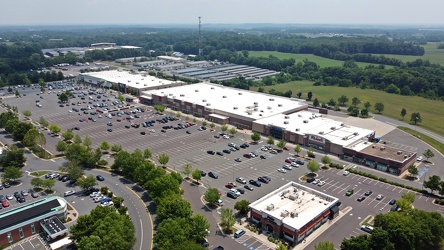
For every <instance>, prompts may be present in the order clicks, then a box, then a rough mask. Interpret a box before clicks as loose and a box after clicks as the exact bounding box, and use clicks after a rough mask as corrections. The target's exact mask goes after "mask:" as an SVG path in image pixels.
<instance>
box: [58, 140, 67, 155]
mask: <svg viewBox="0 0 444 250" xmlns="http://www.w3.org/2000/svg"><path fill="white" fill-rule="evenodd" d="M66 147H67V144H66V142H64V141H58V142H57V144H56V150H57V152H65V150H66Z"/></svg>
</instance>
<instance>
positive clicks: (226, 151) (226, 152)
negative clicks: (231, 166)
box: [222, 149, 231, 154]
mask: <svg viewBox="0 0 444 250" xmlns="http://www.w3.org/2000/svg"><path fill="white" fill-rule="evenodd" d="M222 152H224V153H225V154H229V153H231V151H230V150H229V149H224V150H222Z"/></svg>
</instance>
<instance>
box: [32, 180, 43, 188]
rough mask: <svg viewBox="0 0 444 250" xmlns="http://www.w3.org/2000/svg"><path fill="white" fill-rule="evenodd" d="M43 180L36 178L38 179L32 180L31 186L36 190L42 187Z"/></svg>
mask: <svg viewBox="0 0 444 250" xmlns="http://www.w3.org/2000/svg"><path fill="white" fill-rule="evenodd" d="M42 181H43V180H42V179H40V178H38V177H36V178H32V179H31V185H32V186H33V187H34V188H39V187H42Z"/></svg>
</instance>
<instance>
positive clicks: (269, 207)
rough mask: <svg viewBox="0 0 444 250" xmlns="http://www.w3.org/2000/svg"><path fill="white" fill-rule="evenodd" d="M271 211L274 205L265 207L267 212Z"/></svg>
mask: <svg viewBox="0 0 444 250" xmlns="http://www.w3.org/2000/svg"><path fill="white" fill-rule="evenodd" d="M273 209H274V204H273V203H271V204H270V205H267V210H268V211H271V210H273Z"/></svg>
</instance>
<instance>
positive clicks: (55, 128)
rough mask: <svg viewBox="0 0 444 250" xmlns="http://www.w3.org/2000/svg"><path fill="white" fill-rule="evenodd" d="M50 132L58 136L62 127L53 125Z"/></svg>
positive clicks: (50, 126)
mask: <svg viewBox="0 0 444 250" xmlns="http://www.w3.org/2000/svg"><path fill="white" fill-rule="evenodd" d="M48 129H49V131H51V132H52V133H53V134H58V133H59V132H60V127H59V125H57V124H51V125H49V128H48Z"/></svg>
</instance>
